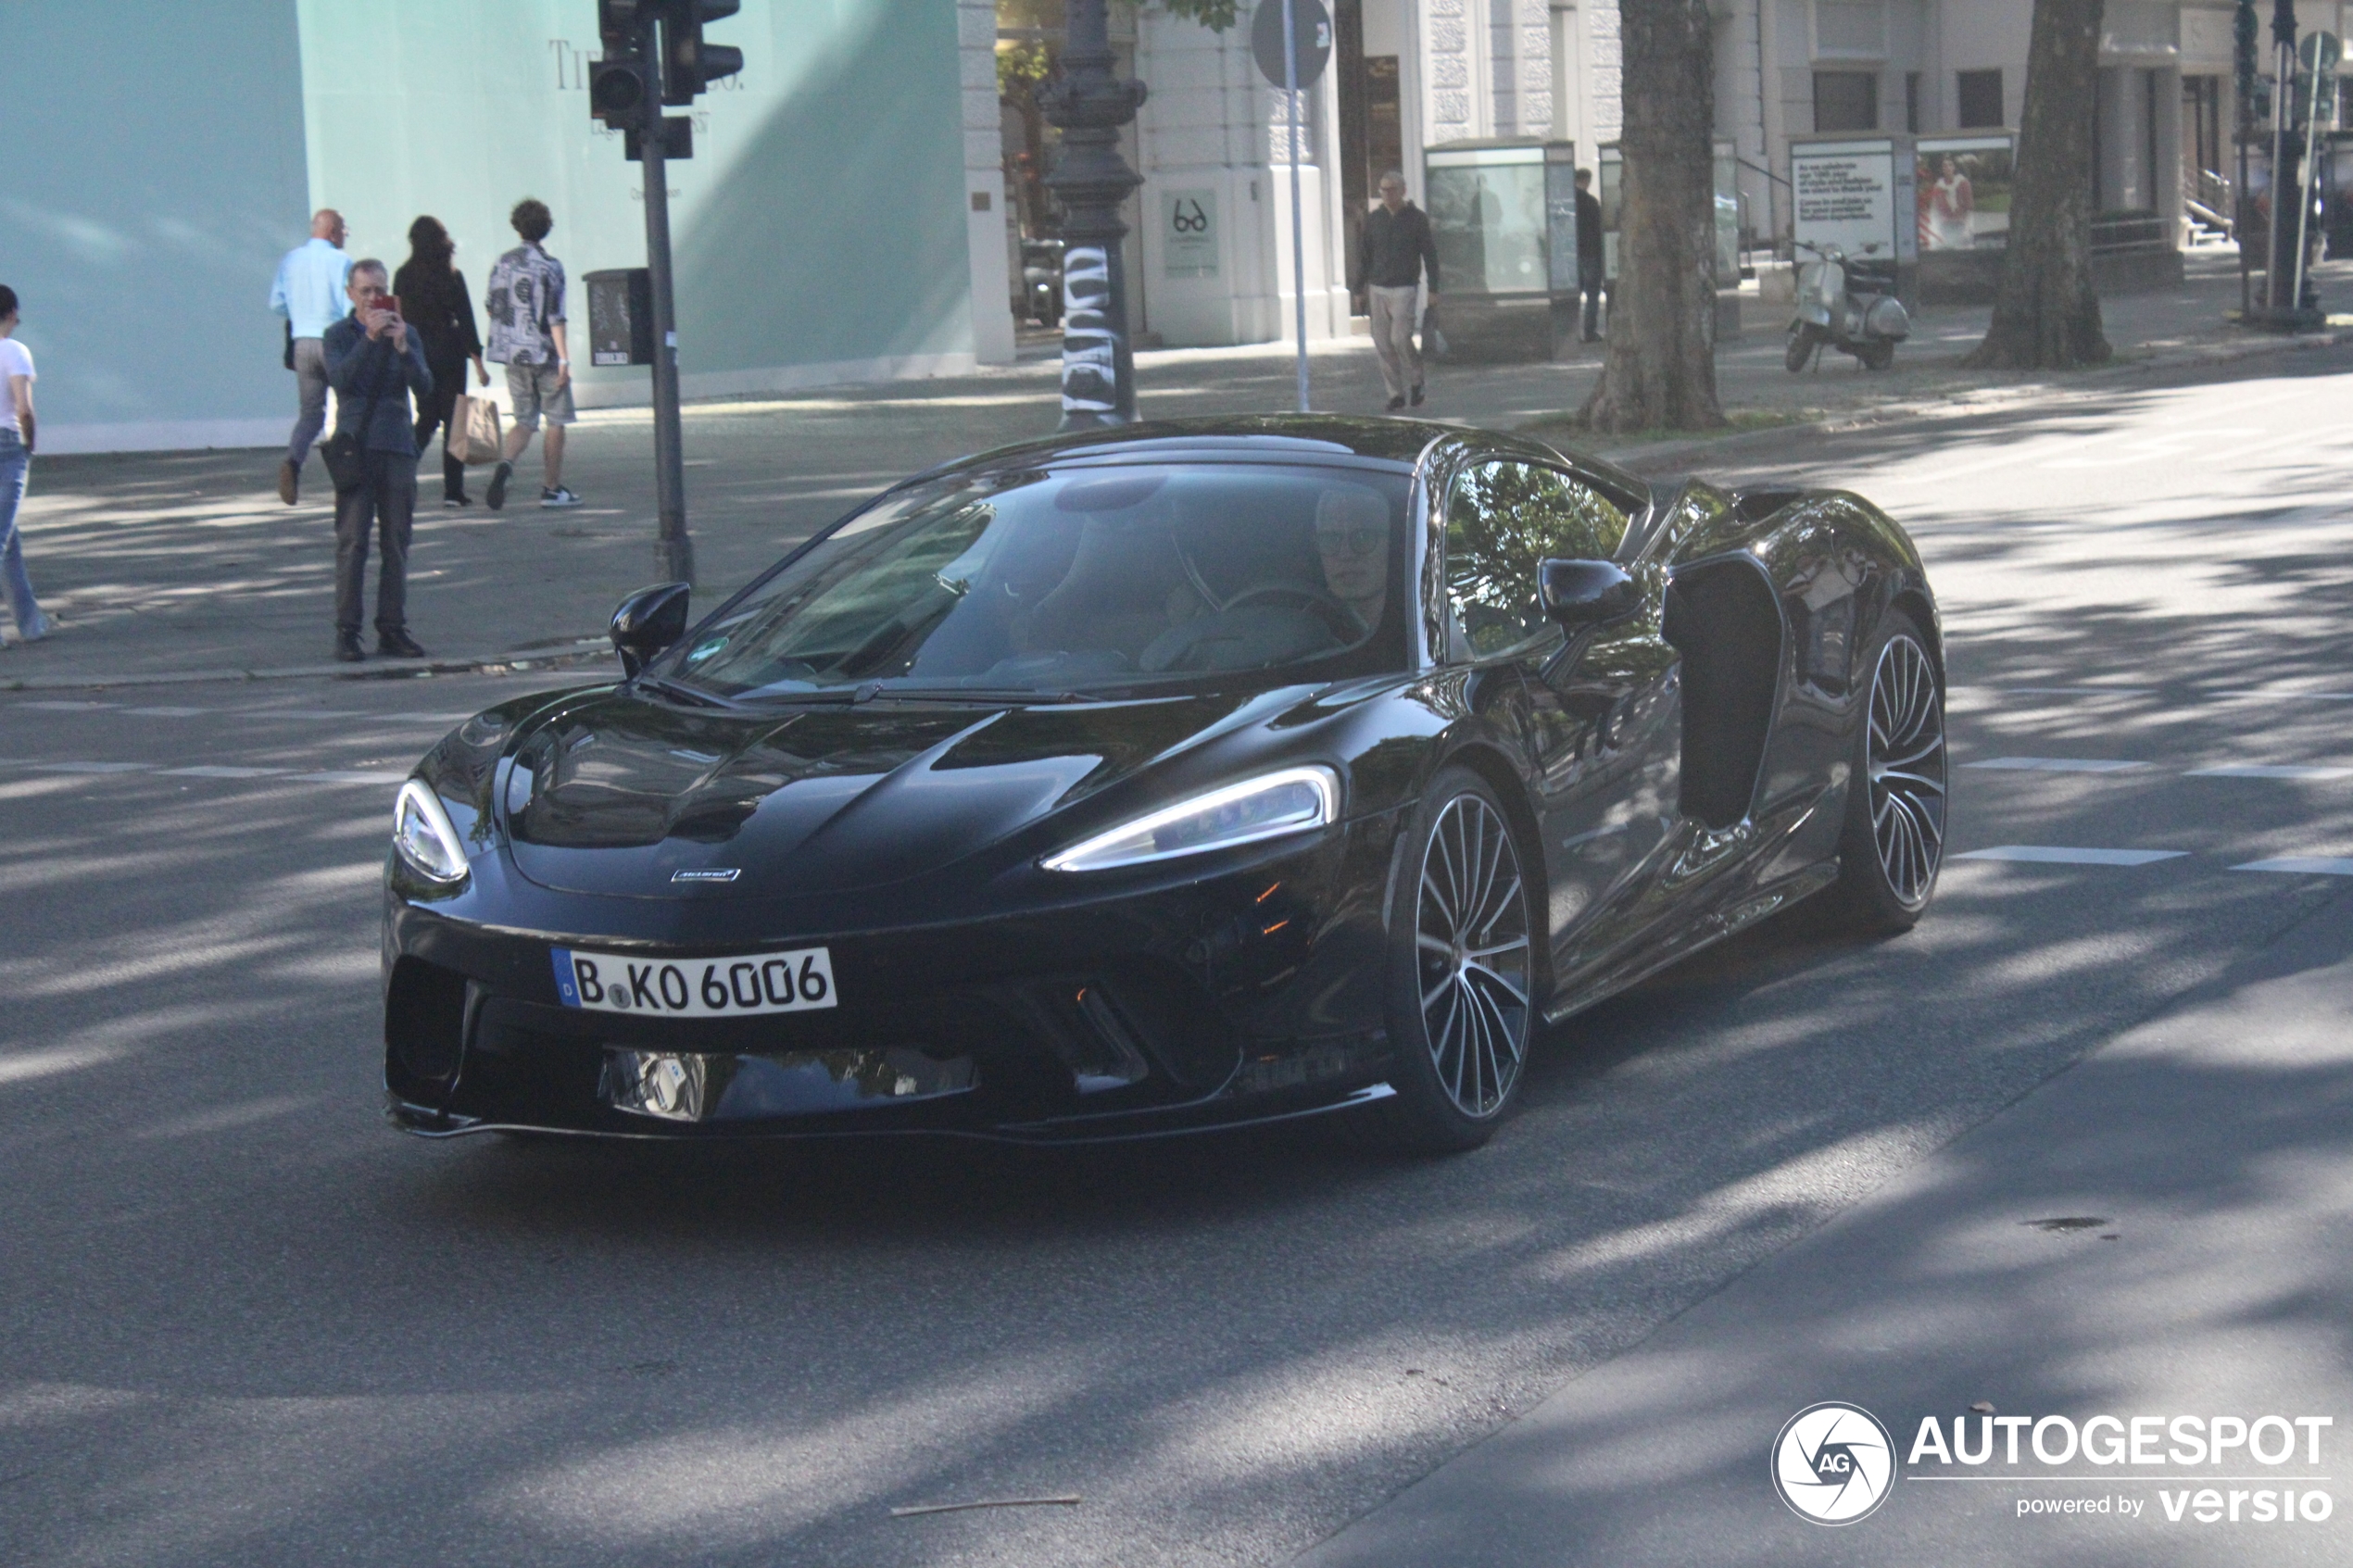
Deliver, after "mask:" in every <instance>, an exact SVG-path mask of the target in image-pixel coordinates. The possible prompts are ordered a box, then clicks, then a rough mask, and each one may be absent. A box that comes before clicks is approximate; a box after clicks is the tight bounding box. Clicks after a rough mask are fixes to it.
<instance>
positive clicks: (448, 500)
mask: <svg viewBox="0 0 2353 1568" xmlns="http://www.w3.org/2000/svg"><path fill="white" fill-rule="evenodd" d="M441 504H442V505H443V506H445V507H447V508H450V509H451V510H453V511H454V510H456V509H457V508H459V507H471V506H472V505H473V504H474V498H473V497H472V495H444V496H443V497H442V498H441Z"/></svg>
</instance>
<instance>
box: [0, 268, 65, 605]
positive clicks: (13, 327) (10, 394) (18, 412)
mask: <svg viewBox="0 0 2353 1568" xmlns="http://www.w3.org/2000/svg"><path fill="white" fill-rule="evenodd" d="M33 380H34V376H33V372H32V350H31V349H29V348H27V347H26V346H25V345H23V344H20V343H19V342H18V341H17V291H16V290H14V289H12V288H10V287H8V286H7V285H6V283H0V389H4V390H5V395H0V595H5V596H6V598H7V601H8V610H9V613H10V614H12V615H13V616H14V617H15V618H16V622H17V641H18V642H19V643H37V642H39V641H40V640H41V639H42V638H44V637H45V636H47V635H48V634H49V633H51V632H53V631H55V630H56V629H57V627H56V623H55V622H53V621H50V619H49V618H48V617H47V616H45V615H44V614H42V613H41V602H40V601H39V600H38V599H36V598H34V597H33V596H32V579H31V578H30V577H28V576H26V575H25V571H24V541H23V539H22V538H21V537H19V534H18V533H17V508H18V506H19V504H20V503H21V502H22V501H23V500H24V486H25V480H26V478H27V477H28V476H29V475H30V474H31V469H32V441H33V428H32V427H33V419H32V383H33Z"/></svg>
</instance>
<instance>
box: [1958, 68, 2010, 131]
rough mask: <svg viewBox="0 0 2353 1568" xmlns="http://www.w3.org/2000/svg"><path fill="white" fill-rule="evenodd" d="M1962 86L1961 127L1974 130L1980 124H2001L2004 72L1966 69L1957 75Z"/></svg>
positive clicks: (2002, 122) (2002, 120) (2003, 121)
mask: <svg viewBox="0 0 2353 1568" xmlns="http://www.w3.org/2000/svg"><path fill="white" fill-rule="evenodd" d="M1956 80H1957V82H1958V84H1959V87H1960V98H1961V103H1960V109H1961V120H1960V125H1961V129H1962V130H1964V131H1974V130H1976V129H1978V128H1979V127H1980V126H1999V125H2002V124H2005V123H2007V122H2006V121H2005V120H2004V119H2002V73H2001V72H2000V71H1998V70H1965V71H1961V72H1958V73H1957V77H1956Z"/></svg>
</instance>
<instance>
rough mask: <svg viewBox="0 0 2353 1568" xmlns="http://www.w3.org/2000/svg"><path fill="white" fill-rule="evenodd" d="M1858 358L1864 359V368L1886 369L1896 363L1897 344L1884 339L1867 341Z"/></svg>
mask: <svg viewBox="0 0 2353 1568" xmlns="http://www.w3.org/2000/svg"><path fill="white" fill-rule="evenodd" d="M1856 358H1858V359H1860V360H1862V361H1863V369H1865V370H1886V369H1887V368H1888V367H1889V366H1890V365H1893V364H1894V363H1895V345H1894V344H1893V343H1890V342H1887V341H1886V340H1884V339H1882V340H1881V341H1880V342H1878V343H1867V344H1865V345H1863V346H1862V349H1861V350H1860V352H1858V353H1857V354H1856Z"/></svg>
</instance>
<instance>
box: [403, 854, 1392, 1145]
mask: <svg viewBox="0 0 2353 1568" xmlns="http://www.w3.org/2000/svg"><path fill="white" fill-rule="evenodd" d="M1393 828H1394V822H1393V819H1390V818H1378V819H1371V820H1367V821H1364V822H1355V823H1350V824H1346V825H1343V826H1342V827H1340V828H1337V829H1334V830H1331V831H1330V832H1328V833H1326V834H1318V835H1316V837H1315V839H1314V840H1313V841H1311V842H1309V843H1308V844H1306V845H1304V846H1292V847H1282V846H1279V845H1277V846H1275V847H1258V848H1257V849H1255V850H1252V851H1242V852H1236V853H1235V854H1234V855H1232V856H1220V857H1217V858H1215V864H1214V867H1213V868H1211V869H1210V870H1209V872H1208V874H1202V875H1198V876H1197V878H1196V880H1191V881H1183V880H1176V878H1177V877H1181V876H1182V874H1183V873H1182V872H1177V873H1174V874H1173V876H1171V877H1166V878H1164V879H1163V880H1161V881H1159V882H1157V883H1153V884H1143V885H1139V884H1132V883H1131V884H1127V885H1126V886H1124V887H1122V888H1115V889H1113V890H1111V891H1107V892H1105V893H1103V894H1101V896H1099V897H1072V896H1071V895H1070V894H1069V893H1068V892H1067V891H1065V889H1067V888H1068V887H1070V886H1072V885H1074V884H1054V887H1055V891H1056V892H1057V893H1058V894H1060V895H1061V897H1062V898H1063V901H1062V902H1059V903H1057V904H1055V905H1053V906H1052V907H1044V908H1031V909H1023V910H1018V911H1016V912H1011V913H1004V914H995V915H988V916H981V917H975V918H972V919H967V920H961V921H949V922H938V923H924V922H914V921H907V922H901V923H898V924H895V925H886V926H882V927H880V928H876V927H875V926H872V925H870V926H868V927H867V928H866V929H862V930H847V931H845V930H833V929H827V928H826V927H825V926H824V925H823V924H819V923H814V922H812V917H811V915H810V914H809V913H808V912H807V911H801V912H799V913H794V912H790V911H786V910H783V909H771V908H766V907H763V906H759V905H739V906H735V907H733V908H731V909H730V910H729V911H728V918H727V919H726V920H725V921H724V922H723V923H724V925H725V926H727V927H731V928H733V929H735V930H736V931H740V932H742V933H744V934H745V935H744V936H743V937H741V938H739V939H737V940H735V941H732V942H731V941H726V940H723V939H721V936H720V932H719V930H718V929H717V928H716V927H715V926H714V923H713V922H712V919H711V909H710V908H709V907H708V906H701V907H698V906H696V905H694V904H692V903H690V902H683V901H682V902H679V903H669V902H665V901H659V900H639V899H621V898H611V897H592V896H585V895H551V894H549V893H547V891H546V890H543V889H532V888H528V887H525V886H522V885H521V884H520V879H519V878H515V877H513V875H512V873H511V870H510V868H505V867H504V866H503V858H499V859H500V860H501V863H500V864H499V865H492V864H490V863H489V860H490V859H491V858H485V859H484V861H479V862H477V873H478V877H477V885H475V886H472V887H470V888H469V890H468V896H467V897H465V898H464V899H462V900H460V901H453V900H449V899H447V898H441V899H434V898H430V897H414V896H412V894H411V892H410V891H409V890H407V889H404V887H403V886H402V885H401V883H400V880H399V878H398V877H397V875H396V876H395V878H394V879H393V883H392V884H391V886H390V887H389V888H388V890H387V896H386V920H385V932H384V964H385V1029H384V1043H385V1055H384V1083H385V1090H386V1098H387V1109H388V1112H389V1114H390V1116H391V1119H392V1120H393V1122H394V1123H395V1124H396V1125H397V1126H399V1127H401V1128H403V1129H404V1130H406V1131H409V1132H413V1133H418V1134H422V1135H430V1136H447V1135H457V1134H463V1133H472V1132H484V1131H491V1130H523V1129H527V1130H533V1131H541V1132H552V1133H567V1134H579V1135H605V1136H622V1137H636V1138H647V1137H653V1138H665V1137H666V1138H711V1137H730V1136H736V1137H741V1136H762V1137H774V1136H840V1135H889V1134H910V1133H941V1134H962V1135H981V1136H988V1137H996V1138H1008V1139H1017V1140H1022V1141H1031V1142H1070V1141H1090V1140H1095V1139H1102V1138H1115V1137H1139V1136H1152V1135H1164V1134H1167V1133H1172V1132H1185V1131H1192V1130H1196V1129H1200V1128H1205V1127H1212V1126H1224V1125H1232V1124H1236V1123H1250V1122H1258V1121H1265V1120H1269V1119H1279V1118H1282V1117H1287V1116H1291V1115H1298V1114H1304V1113H1310V1112H1313V1111H1315V1110H1321V1109H1327V1108H1333V1107H1336V1106H1339V1105H1343V1104H1348V1103H1354V1102H1355V1101H1356V1100H1358V1099H1362V1098H1380V1097H1381V1096H1383V1095H1385V1094H1386V1093H1387V1092H1388V1091H1387V1088H1386V1086H1385V1085H1384V1084H1383V1082H1382V1080H1383V1078H1384V1076H1385V1073H1386V1072H1387V1068H1388V1063H1389V1046H1388V1038H1387V1033H1386V1029H1385V1026H1384V1025H1385V1017H1384V1009H1383V997H1382V990H1381V983H1380V976H1381V974H1382V972H1383V967H1384V966H1383V962H1382V958H1383V954H1384V952H1385V950H1386V941H1385V935H1384V932H1383V922H1382V919H1381V910H1382V907H1383V903H1384V897H1383V895H1384V891H1385V887H1386V877H1387V872H1388V860H1389V858H1390V856H1389V849H1390V842H1391V838H1392V835H1393ZM943 901H944V900H943ZM453 902H454V903H457V904H459V905H460V906H461V907H462V910H463V912H462V914H461V913H459V909H457V908H452V907H451V906H452V904H453ZM516 915H522V916H524V917H526V918H524V919H522V920H517V919H515V918H514V917H515V916H516ZM501 916H506V917H507V918H503V919H502V918H500V917H501ZM816 944H823V945H824V946H825V947H828V948H829V950H830V952H831V957H832V963H833V969H834V974H835V982H836V985H837V989H838V997H839V1001H838V1004H837V1006H836V1007H833V1008H830V1009H824V1010H814V1011H803V1012H792V1013H784V1014H775V1015H769V1016H764V1017H758V1018H747V1019H735V1020H709V1021H703V1020H691V1019H665V1018H655V1017H643V1016H638V1015H634V1014H632V1015H623V1014H613V1013H606V1012H598V1011H592V1010H582V1009H580V1008H576V1007H567V1006H565V1005H563V1002H562V1000H561V999H560V997H559V996H558V994H557V990H556V982H555V972H554V969H553V966H552V963H551V961H550V958H549V949H550V948H551V947H587V948H590V949H592V950H603V951H627V952H629V953H630V954H632V955H633V956H635V955H639V954H642V955H644V956H646V957H648V958H662V959H676V960H686V959H695V960H708V959H712V958H719V957H727V956H733V955H736V954H741V953H745V952H753V951H761V950H774V949H775V948H779V947H806V946H812V945H816Z"/></svg>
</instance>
